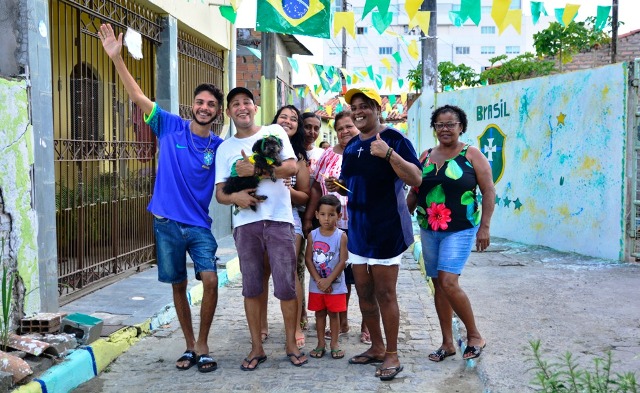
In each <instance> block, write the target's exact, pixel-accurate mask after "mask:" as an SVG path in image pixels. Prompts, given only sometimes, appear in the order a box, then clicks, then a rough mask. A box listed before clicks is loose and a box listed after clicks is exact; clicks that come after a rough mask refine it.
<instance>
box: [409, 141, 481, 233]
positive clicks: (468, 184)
mask: <svg viewBox="0 0 640 393" xmlns="http://www.w3.org/2000/svg"><path fill="white" fill-rule="evenodd" d="M468 148H469V145H465V146H464V147H463V148H462V151H461V152H460V154H458V155H457V156H455V157H453V158H450V159H448V160H446V161H445V162H444V163H443V164H442V166H441V167H440V168H438V167H437V166H436V164H435V163H433V162H431V160H430V158H429V157H430V156H431V150H429V152H428V155H427V157H426V159H425V164H424V166H423V167H422V184H421V185H420V188H419V189H418V207H417V209H416V212H417V216H418V224H419V225H420V227H421V228H423V229H426V230H432V231H442V232H457V231H461V230H464V229H469V228H473V227H475V226H478V224H479V223H480V215H481V213H480V208H479V204H478V199H477V196H476V187H477V186H478V181H477V179H476V172H475V170H474V169H473V166H471V163H470V162H469V160H467V157H466V154H467V149H468Z"/></svg>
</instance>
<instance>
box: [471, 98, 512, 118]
mask: <svg viewBox="0 0 640 393" xmlns="http://www.w3.org/2000/svg"><path fill="white" fill-rule="evenodd" d="M476 115H477V116H476V118H477V120H478V121H482V120H488V119H497V118H500V117H509V113H508V112H507V102H506V101H503V100H500V102H496V103H495V104H493V105H487V106H482V105H479V106H477V107H476Z"/></svg>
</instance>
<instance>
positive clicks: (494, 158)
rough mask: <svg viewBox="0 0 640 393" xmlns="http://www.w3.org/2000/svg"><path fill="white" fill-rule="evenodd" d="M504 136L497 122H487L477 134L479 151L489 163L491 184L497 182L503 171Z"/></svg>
mask: <svg viewBox="0 0 640 393" xmlns="http://www.w3.org/2000/svg"><path fill="white" fill-rule="evenodd" d="M506 138H507V136H506V135H505V134H504V133H503V132H502V130H501V129H500V127H498V125H497V124H489V125H488V126H487V128H485V129H484V131H483V132H482V134H480V136H478V143H479V144H480V151H481V152H482V153H483V154H484V155H485V157H487V160H488V161H489V165H491V172H492V174H493V184H496V183H498V182H499V181H500V179H501V178H502V174H503V173H504V163H505V158H504V146H505V140H506Z"/></svg>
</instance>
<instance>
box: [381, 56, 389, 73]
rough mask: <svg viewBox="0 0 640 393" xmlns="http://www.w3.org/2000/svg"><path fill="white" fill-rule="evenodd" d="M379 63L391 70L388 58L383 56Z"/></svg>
mask: <svg viewBox="0 0 640 393" xmlns="http://www.w3.org/2000/svg"><path fill="white" fill-rule="evenodd" d="M380 63H382V64H384V66H385V67H386V68H387V69H388V70H389V71H391V62H390V61H389V59H387V58H386V57H383V58H382V60H380Z"/></svg>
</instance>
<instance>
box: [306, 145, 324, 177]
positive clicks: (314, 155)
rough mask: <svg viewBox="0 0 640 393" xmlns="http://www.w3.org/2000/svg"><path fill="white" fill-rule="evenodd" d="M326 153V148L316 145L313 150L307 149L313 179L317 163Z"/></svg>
mask: <svg viewBox="0 0 640 393" xmlns="http://www.w3.org/2000/svg"><path fill="white" fill-rule="evenodd" d="M322 154H324V149H322V148H320V147H317V146H314V147H313V148H312V149H311V150H307V161H309V174H310V175H311V179H313V174H314V173H315V172H316V163H317V162H318V160H319V159H320V157H322Z"/></svg>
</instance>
